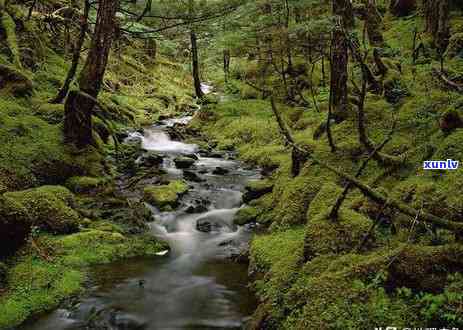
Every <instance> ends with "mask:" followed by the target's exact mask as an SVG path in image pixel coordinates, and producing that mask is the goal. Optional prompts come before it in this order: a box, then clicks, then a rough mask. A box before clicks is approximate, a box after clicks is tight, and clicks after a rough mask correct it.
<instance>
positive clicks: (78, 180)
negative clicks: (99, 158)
mask: <svg viewBox="0 0 463 330" xmlns="http://www.w3.org/2000/svg"><path fill="white" fill-rule="evenodd" d="M106 182H107V180H106V179H104V178H94V177H89V176H73V177H71V178H69V179H68V180H67V181H66V187H67V188H69V189H70V190H71V191H72V192H74V193H77V194H79V193H89V192H92V191H96V190H98V189H100V188H102V187H103V186H104V185H105V184H106Z"/></svg>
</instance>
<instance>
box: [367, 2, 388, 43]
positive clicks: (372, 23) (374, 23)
mask: <svg viewBox="0 0 463 330" xmlns="http://www.w3.org/2000/svg"><path fill="white" fill-rule="evenodd" d="M366 15H367V16H366V20H365V25H366V29H367V34H368V41H369V42H370V45H372V46H375V47H383V46H384V38H383V33H382V29H383V18H382V17H381V14H380V13H379V11H378V8H377V7H376V4H375V1H374V0H368V1H367V3H366Z"/></svg>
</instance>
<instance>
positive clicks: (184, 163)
mask: <svg viewBox="0 0 463 330" xmlns="http://www.w3.org/2000/svg"><path fill="white" fill-rule="evenodd" d="M174 163H175V167H177V168H180V169H184V168H190V167H191V166H193V164H194V163H195V160H194V159H191V158H189V157H183V156H182V157H177V158H175V159H174Z"/></svg>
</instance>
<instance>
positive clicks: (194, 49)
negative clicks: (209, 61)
mask: <svg viewBox="0 0 463 330" xmlns="http://www.w3.org/2000/svg"><path fill="white" fill-rule="evenodd" d="M190 40H191V64H192V71H193V81H194V85H195V93H196V97H197V98H198V99H202V98H203V97H204V93H203V91H202V89H201V78H200V75H199V59H198V41H197V37H196V32H195V31H194V30H193V29H191V30H190Z"/></svg>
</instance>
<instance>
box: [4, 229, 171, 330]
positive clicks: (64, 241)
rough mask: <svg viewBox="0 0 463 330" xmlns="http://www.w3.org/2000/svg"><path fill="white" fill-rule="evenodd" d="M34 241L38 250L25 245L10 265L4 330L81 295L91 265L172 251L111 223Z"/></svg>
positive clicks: (39, 237) (151, 239) (149, 236)
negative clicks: (129, 233) (118, 228)
mask: <svg viewBox="0 0 463 330" xmlns="http://www.w3.org/2000/svg"><path fill="white" fill-rule="evenodd" d="M34 241H35V245H34V246H35V248H31V247H30V248H27V247H25V248H24V249H23V251H22V253H21V254H19V255H18V256H17V257H16V258H15V259H13V260H10V261H9V263H11V265H12V266H11V268H10V269H9V270H8V272H7V277H6V278H7V282H8V287H7V290H6V293H5V294H4V295H2V296H0V329H3V328H8V327H14V326H16V325H19V324H20V323H22V322H23V321H25V320H26V319H27V318H28V317H30V316H32V315H36V314H39V313H41V312H45V311H48V310H50V309H53V308H55V307H57V306H58V305H59V304H60V303H61V302H62V301H63V300H64V299H65V298H68V297H69V296H71V295H75V294H78V293H79V292H81V291H82V290H83V289H84V288H85V280H86V278H87V270H88V267H89V266H91V265H95V264H103V263H109V262H112V261H116V260H120V259H124V258H130V257H134V256H142V255H143V256H153V255H155V254H156V253H157V252H159V251H162V250H164V249H166V246H165V245H164V244H162V243H159V242H158V241H156V240H155V239H154V238H153V237H152V236H151V235H148V234H146V235H136V236H134V235H124V234H121V232H120V231H119V230H117V227H114V226H112V225H111V224H106V225H104V226H103V224H100V225H99V226H98V229H97V228H95V229H94V228H89V229H84V230H82V231H81V232H79V233H76V234H72V235H67V236H59V237H50V236H46V235H39V236H38V237H36V238H34ZM28 249H30V250H28Z"/></svg>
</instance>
